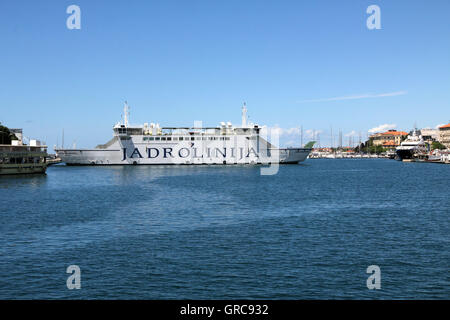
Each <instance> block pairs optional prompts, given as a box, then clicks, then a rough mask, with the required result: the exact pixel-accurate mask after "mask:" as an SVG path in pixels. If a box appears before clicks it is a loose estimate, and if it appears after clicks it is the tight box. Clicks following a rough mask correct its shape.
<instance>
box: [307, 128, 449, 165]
mask: <svg viewBox="0 0 450 320" xmlns="http://www.w3.org/2000/svg"><path fill="white" fill-rule="evenodd" d="M349 144H350V145H353V142H352V141H350V140H349ZM449 153H450V124H446V125H443V126H440V127H438V128H437V129H429V128H424V129H420V130H419V129H414V130H412V131H410V132H405V131H397V130H388V131H386V132H379V133H374V134H372V135H370V136H369V137H368V139H367V140H366V141H365V142H362V141H361V140H360V141H359V142H358V143H357V145H356V147H355V146H343V145H342V134H340V137H339V143H338V146H337V147H334V146H332V147H323V148H322V147H320V146H318V147H316V148H313V150H312V152H311V153H310V155H309V158H310V159H318V158H332V159H339V158H390V159H396V160H403V161H426V162H436V163H448V162H449Z"/></svg>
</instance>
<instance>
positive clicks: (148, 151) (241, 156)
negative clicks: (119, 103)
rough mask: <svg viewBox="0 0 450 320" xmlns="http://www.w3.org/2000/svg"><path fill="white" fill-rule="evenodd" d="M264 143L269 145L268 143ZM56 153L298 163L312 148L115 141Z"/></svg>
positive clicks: (153, 161)
mask: <svg viewBox="0 0 450 320" xmlns="http://www.w3.org/2000/svg"><path fill="white" fill-rule="evenodd" d="M261 140H263V139H261V138H260V142H261ZM262 145H264V146H266V144H265V143H262ZM55 151H56V153H57V156H58V157H60V158H61V160H62V162H65V163H66V164H67V165H172V164H174V165H195V164H200V165H201V164H222V165H231V164H253V165H256V164H269V163H299V162H302V161H304V160H305V159H306V158H307V157H308V155H309V153H310V152H311V149H305V148H289V149H273V148H271V149H267V148H264V149H263V150H261V146H259V147H258V146H257V145H252V144H250V145H249V146H247V147H240V148H239V147H235V146H231V145H229V144H228V145H226V144H225V145H224V144H222V145H217V144H202V143H199V144H197V143H196V142H194V143H190V142H187V143H176V144H175V143H174V144H169V143H165V144H134V143H133V144H123V145H120V144H119V142H117V143H116V144H113V145H112V146H111V148H109V149H56V150H55Z"/></svg>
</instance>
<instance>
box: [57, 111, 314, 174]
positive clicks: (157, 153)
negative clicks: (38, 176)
mask: <svg viewBox="0 0 450 320" xmlns="http://www.w3.org/2000/svg"><path fill="white" fill-rule="evenodd" d="M128 118H129V107H128V104H127V103H125V106H124V114H123V121H121V122H118V123H117V124H116V125H114V127H113V137H112V139H111V140H110V141H108V142H107V143H105V144H102V145H98V146H97V147H95V148H93V149H64V148H55V152H56V155H57V156H58V157H59V158H61V161H62V162H64V163H66V165H69V166H70V165H172V164H175V165H197V164H200V165H204V164H221V165H231V164H246V165H258V164H274V163H286V164H288V163H289V164H296V163H299V162H302V161H304V160H305V159H306V158H307V157H308V155H309V153H310V152H311V150H312V146H313V145H314V142H310V143H308V144H307V145H305V146H304V147H300V148H284V149H283V148H277V147H275V146H274V145H272V144H271V143H270V142H269V141H268V140H266V139H265V137H263V135H262V132H261V131H262V127H260V126H259V125H257V124H253V123H250V122H248V121H247V108H246V105H245V103H244V105H243V107H242V124H241V126H234V125H232V124H231V123H230V122H227V123H225V122H221V123H220V126H217V127H203V126H201V127H200V126H199V127H196V126H194V127H161V126H160V125H159V124H158V123H144V124H143V125H138V126H135V125H130V124H129V123H128Z"/></svg>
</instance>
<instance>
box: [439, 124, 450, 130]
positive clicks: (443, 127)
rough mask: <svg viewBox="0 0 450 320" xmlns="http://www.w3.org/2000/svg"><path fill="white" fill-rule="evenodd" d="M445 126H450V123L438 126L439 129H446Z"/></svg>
mask: <svg viewBox="0 0 450 320" xmlns="http://www.w3.org/2000/svg"><path fill="white" fill-rule="evenodd" d="M446 128H450V123H449V124H446V125H445V126H442V127H439V129H446Z"/></svg>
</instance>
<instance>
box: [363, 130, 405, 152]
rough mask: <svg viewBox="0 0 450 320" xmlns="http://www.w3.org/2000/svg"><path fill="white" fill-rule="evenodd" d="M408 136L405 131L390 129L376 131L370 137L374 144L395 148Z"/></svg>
mask: <svg viewBox="0 0 450 320" xmlns="http://www.w3.org/2000/svg"><path fill="white" fill-rule="evenodd" d="M407 136H408V133H406V132H404V131H397V130H389V131H386V132H381V133H375V134H373V135H371V136H370V137H369V138H370V140H372V142H373V145H374V146H383V147H385V148H389V149H395V148H396V147H398V146H399V145H400V144H401V143H402V141H403V140H404V139H405V138H406V137H407Z"/></svg>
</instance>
